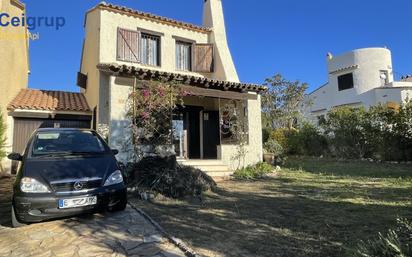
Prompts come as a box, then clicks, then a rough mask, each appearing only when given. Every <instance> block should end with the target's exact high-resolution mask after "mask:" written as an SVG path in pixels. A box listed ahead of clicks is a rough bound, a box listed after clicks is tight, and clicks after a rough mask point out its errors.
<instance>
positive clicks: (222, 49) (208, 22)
mask: <svg viewBox="0 0 412 257" xmlns="http://www.w3.org/2000/svg"><path fill="white" fill-rule="evenodd" d="M203 26H205V27H208V28H211V29H212V32H211V33H210V35H209V43H210V44H213V45H214V53H215V74H214V76H215V79H219V80H227V81H232V82H239V77H238V75H237V72H236V68H235V65H234V63H233V60H232V55H231V53H230V50H229V46H228V44H227V37H226V27H225V18H224V14H223V6H222V0H204V6H203Z"/></svg>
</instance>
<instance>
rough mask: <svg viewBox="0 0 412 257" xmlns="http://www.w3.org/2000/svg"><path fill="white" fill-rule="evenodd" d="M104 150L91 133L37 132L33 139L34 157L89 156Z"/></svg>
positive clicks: (79, 131) (78, 131) (98, 140)
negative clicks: (52, 155) (58, 155)
mask: <svg viewBox="0 0 412 257" xmlns="http://www.w3.org/2000/svg"><path fill="white" fill-rule="evenodd" d="M104 152H106V149H105V147H104V145H103V143H102V142H101V140H100V139H99V138H98V137H97V135H96V134H94V133H93V132H91V131H81V130H74V131H70V130H68V131H58V130H56V131H53V130H51V131H45V132H39V133H38V134H37V135H36V136H35V139H34V143H33V150H32V154H33V155H34V156H39V155H50V154H61V155H70V154H80V153H82V154H87V153H89V154H91V153H95V154H96V153H104Z"/></svg>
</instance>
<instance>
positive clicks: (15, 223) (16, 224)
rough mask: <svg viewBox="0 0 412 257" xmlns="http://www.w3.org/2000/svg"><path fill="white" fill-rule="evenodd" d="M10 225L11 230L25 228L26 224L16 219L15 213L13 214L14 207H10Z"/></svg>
mask: <svg viewBox="0 0 412 257" xmlns="http://www.w3.org/2000/svg"><path fill="white" fill-rule="evenodd" d="M11 225H12V226H13V228H18V227H22V226H25V225H26V224H24V223H20V222H19V221H18V220H17V218H16V213H15V212H14V206H13V205H12V206H11Z"/></svg>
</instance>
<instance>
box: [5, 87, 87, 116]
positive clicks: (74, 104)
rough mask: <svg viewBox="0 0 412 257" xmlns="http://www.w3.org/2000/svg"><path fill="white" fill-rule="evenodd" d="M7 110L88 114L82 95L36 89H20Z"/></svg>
mask: <svg viewBox="0 0 412 257" xmlns="http://www.w3.org/2000/svg"><path fill="white" fill-rule="evenodd" d="M7 109H8V110H15V109H24V110H45V111H79V112H90V107H89V105H88V104H87V101H86V98H85V96H84V95H83V94H82V93H73V92H63V91H49V90H37V89H22V90H21V91H20V92H19V94H18V95H17V96H16V97H15V98H14V99H13V101H11V102H10V104H9V105H8V107H7Z"/></svg>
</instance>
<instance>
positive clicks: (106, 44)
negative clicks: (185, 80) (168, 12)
mask: <svg viewBox="0 0 412 257" xmlns="http://www.w3.org/2000/svg"><path fill="white" fill-rule="evenodd" d="M118 27H120V28H123V29H130V30H138V29H143V30H147V31H153V32H154V33H157V34H161V38H160V46H161V50H160V54H161V57H160V64H161V66H160V67H153V66H145V65H142V64H139V63H134V64H132V63H130V62H122V61H118V60H116V51H117V44H116V38H117V28H118ZM149 33H150V32H149ZM100 34H101V36H100V47H101V49H102V51H100V56H99V59H100V62H101V63H119V64H127V65H131V64H132V65H135V66H136V67H144V68H150V69H152V70H161V71H166V72H174V73H182V74H191V75H195V76H199V77H203V76H208V74H200V73H195V72H182V71H178V70H177V69H176V56H175V55H176V44H175V42H176V39H175V38H179V39H181V40H184V39H186V40H187V41H188V42H192V41H193V42H196V43H200V44H202V43H203V44H204V43H208V33H203V32H196V31H193V30H188V29H184V28H179V27H173V26H170V25H166V24H162V23H159V22H154V21H150V20H145V19H142V18H138V17H133V16H128V15H124V14H120V13H116V12H112V11H108V10H102V11H101V26H100Z"/></svg>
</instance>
